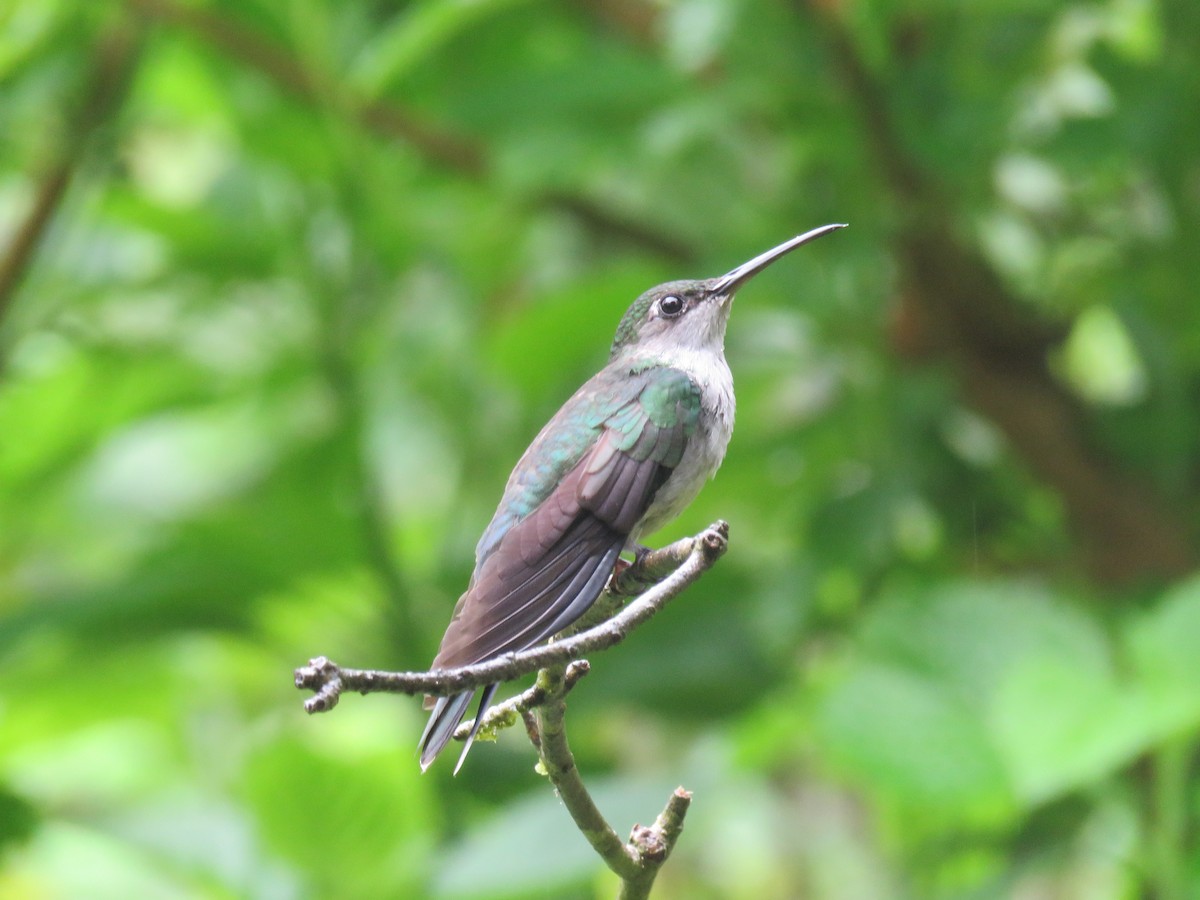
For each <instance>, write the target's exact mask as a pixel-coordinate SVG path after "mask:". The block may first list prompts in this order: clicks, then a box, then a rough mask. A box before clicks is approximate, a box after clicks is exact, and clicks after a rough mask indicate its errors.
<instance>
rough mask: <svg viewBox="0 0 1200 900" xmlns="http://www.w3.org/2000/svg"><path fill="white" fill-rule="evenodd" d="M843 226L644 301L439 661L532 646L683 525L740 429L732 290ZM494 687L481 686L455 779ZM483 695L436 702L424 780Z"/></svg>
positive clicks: (496, 533)
mask: <svg viewBox="0 0 1200 900" xmlns="http://www.w3.org/2000/svg"><path fill="white" fill-rule="evenodd" d="M843 227H845V226H844V225H840V224H838V225H824V226H822V227H820V228H814V229H813V230H811V231H807V232H805V233H804V234H801V235H797V236H796V237H794V238H792V239H791V240H789V241H785V242H784V243H782V244H780V245H779V246H777V247H773V248H772V249H770V250H767V251H766V252H765V253H762V254H760V255H758V256H756V257H754V259H752V260H750V261H749V262H746V263H743V264H742V265H740V266H738V267H737V268H736V269H734V270H732V271H731V272H728V273H727V274H725V275H721V276H719V277H717V278H708V279H704V280H701V281H670V282H667V283H666V284H660V285H659V286H658V287H654V288H651V289H650V290H648V291H646V292H645V293H644V294H642V295H641V296H640V297H638V298H637V299H636V300H635V301H633V304H632V305H631V306H630V307H629V309H628V310H627V311H626V312H625V315H624V316H623V317H622V319H621V322H620V324H619V325H618V326H617V333H616V337H615V338H614V339H613V342H612V348H611V350H610V352H609V357H608V363H607V364H606V365H605V366H604V368H603V369H601V370H600V372H599V373H597V374H596V375H595V376H593V377H592V378H590V379H589V380H588V381H587V382H586V383H585V384H584V385H583V387H581V388H580V389H579V390H578V391H576V392H575V394H574V396H572V397H571V399H569V400H568V401H567V402H566V403H565V404H563V406H562V408H561V409H560V410H559V411H558V412H557V413H555V415H554V417H553V418H552V419H551V420H550V421H549V422H548V423H547V424H546V426H545V427H544V428H542V430H541V431H540V432H539V433H538V435H537V437H535V438H534V439H533V443H532V444H530V445H529V449H527V450H526V451H525V453H524V455H523V456H522V457H521V459H520V461H519V462H518V463H517V466H516V468H515V469H513V472H512V475H510V476H509V479H508V484H507V486H506V487H505V489H504V495H503V497H502V498H501V500H500V505H499V506H498V507H497V508H496V513H495V515H494V516H493V518H492V521H491V524H489V525H488V527H487V530H486V531H484V533H483V537H482V538H480V540H479V545H478V546H477V547H476V549H475V570H474V572H473V573H472V575H471V580H470V583H469V584H468V586H467V590H466V592H465V593H464V594H463V595H462V596H461V597H460V598H459V600H458V603H457V605H456V606H455V607H454V615H453V617H452V618H451V620H450V625H449V627H448V628H447V629H446V633H445V635H444V636H443V638H442V643H441V647H440V649H439V650H438V653H437V656H436V657H435V658H434V660H433V665H432V668H433V669H454V668H458V667H460V666H467V665H472V664H474V663H479V662H483V661H485V660H489V659H492V658H494V657H497V656H501V655H503V654H505V653H509V652H511V651H520V650H525V649H528V648H529V647H532V646H534V645H536V644H538V643H540V642H541V641H544V640H546V639H547V638H549V637H552V636H553V635H555V634H557V633H558V632H560V631H562V630H563V629H564V628H566V627H567V626H569V625H570V624H571V623H572V622H574V621H575V620H576V619H578V618H579V617H580V616H581V615H583V613H584V612H586V611H587V609H588V607H590V606H591V605H592V603H593V602H594V601H595V600H596V598H597V597H599V596H600V593H601V591H603V590H604V586H605V584H606V583H607V581H608V578H609V575H611V574H612V571H613V567H614V566H615V565H616V563H617V559H618V557H619V556H620V554H621V552H622V551H623V550H629V551H632V552H633V553H634V554H635V555H637V554H640V553H643V552H645V548H644V547H643V546H642V545H641V544H640V543H639V539H640V538H641V536H643V535H648V534H651V533H653V532H655V531H657V530H658V529H659V528H661V527H662V526H663V525H665V524H667V523H668V522H670V521H671V520H672V519H674V518H675V517H676V516H678V515H679V513H681V512H682V511H683V510H684V509H685V508H686V507H687V506H688V504H689V503H691V502H692V500H693V499H695V497H696V495H697V494H698V493H699V492H700V489H701V487H703V486H704V483H705V482H706V481H707V480H708V479H709V478H711V477H712V476H713V475H714V474H716V471H717V469H718V468H719V467H720V465H721V461H722V460H723V459H724V458H725V448H726V447H727V446H728V444H729V438H730V436H731V435H732V433H733V414H734V398H733V376H732V374H731V373H730V371H729V365H728V364H727V363H726V362H725V327H726V325H727V324H728V322H729V313H730V310H731V308H732V305H733V296H734V293H735V292H736V291H737V289H738V288H740V287H741V286H742V285H744V284H745V283H746V282H747V281H748V280H750V278H752V277H753V276H754V275H756V274H758V273H759V272H761V271H762V270H763V269H765V268H766V267H767V266H769V265H771V263H773V262H775V261H776V260H777V259H779V258H780V257H782V256H783V255H784V254H786V253H790V252H791V251H792V250H794V249H796V248H797V247H799V246H801V245H802V244H807V243H808V242H809V241H813V240H816V239H817V238H819V237H822V236H824V235H826V234H829V233H830V232H832V231H835V230H837V229H839V228H843ZM496 687H497V685H495V684H492V685H488V686H487V687H485V688H484V689H483V693H482V696H481V698H480V702H479V706H478V710H477V712H476V715H475V722H474V725H473V726H472V728H471V731H470V734H469V735H468V737H467V740H466V746H464V747H463V751H462V755H461V756H460V757H459V759H458V765H456V766H455V769H454V772H455V774H457V773H458V770H459V768H461V767H462V764H463V761H464V760H465V759H466V757H467V751H469V750H470V749H471V743H472V741H473V740H474V739H475V734H476V732H477V731H478V729H479V725H480V723H481V722H482V719H483V713H484V712H485V711H486V710H487V707H488V704H489V703H490V702H491V699H492V696H493V694H494V693H495V691H496ZM474 693H475V692H474V691H473V690H472V691H464V692H462V693H460V694H455V695H453V696H450V697H437V698H433V697H426V698H425V707H426V709H430V710H431V713H430V717H429V723H428V724H427V725H426V726H425V731H424V733H423V734H422V735H421V742H420V752H421V770H422V771H425V770H426V769H428V768H429V766H430V765H431V764H432V763H433V761H434V759H435V758H436V757H437V755H438V754H439V753H441V751H442V750H443V749H444V748H445V747H446V745H447V744H448V743H449V742H450V740H451V738H452V737H453V735H454V732H455V730H456V729H457V728H458V724H459V723H460V722H461V721H462V720H463V718H464V717H465V716H466V714H467V710H468V708H469V707H470V705H471V699H472V697H473V695H474Z"/></svg>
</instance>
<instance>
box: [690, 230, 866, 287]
mask: <svg viewBox="0 0 1200 900" xmlns="http://www.w3.org/2000/svg"><path fill="white" fill-rule="evenodd" d="M845 227H846V226H845V224H844V223H843V224H839V225H822V226H821V227H820V228H814V229H813V230H812V231H806V232H804V234H798V235H796V236H795V237H794V238H792V239H791V240H790V241H784V242H783V243H782V244H780V245H779V246H778V247H772V248H771V249H770V250H768V251H767V252H766V253H760V254H759V255H758V256H756V257H754V259H752V260H750V262H745V263H742V264H741V265H740V266H738V267H737V268H736V269H734V270H733V271H732V272H730V273H729V274H728V275H725V276H723V277H722V278H721V279H720V280H719V281H717V283H716V284H715V285H713V288H712V292H713V293H714V294H716V295H718V296H726V297H727V296H730V295H731V294H733V292H734V291H736V290H737V289H738V288H739V287H741V286H742V285H743V284H745V283H746V282H747V281H749V280H750V279H751V278H753V277H754V276H755V275H757V274H758V273H759V272H761V271H762V270H763V269H765V268H766V267H767V266H769V265H770V264H771V263H773V262H775V260H777V259H779V257H781V256H783V255H785V254H787V253H791V252H792V251H793V250H795V249H796V248H797V247H799V246H800V245H801V244H807V243H808V242H809V241H815V240H816V239H817V238H819V237H824V236H825V235H827V234H829V233H830V232H831V231H837V230H838V229H839V228H845Z"/></svg>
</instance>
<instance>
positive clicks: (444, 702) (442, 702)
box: [420, 684, 497, 775]
mask: <svg viewBox="0 0 1200 900" xmlns="http://www.w3.org/2000/svg"><path fill="white" fill-rule="evenodd" d="M496 687H497V686H496V685H494V684H489V685H488V686H487V687H485V688H484V689H483V694H482V696H481V697H480V698H479V709H478V710H477V711H476V713H475V724H474V725H472V726H471V733H470V734H469V735H467V740H466V743H465V746H464V747H463V751H462V754H461V755H460V756H459V757H458V764H457V765H455V767H454V774H455V775H457V774H458V770H459V769H461V768H462V764H463V761H464V760H466V758H467V751H468V750H470V749H471V744H473V743H474V742H475V735H476V733H477V732H478V731H479V726H480V725H482V724H483V714H484V713H485V712H486V711H487V707H488V704H489V703H491V701H492V695H493V694H495V693H496ZM473 696H475V692H474V691H465V692H464V693H461V694H455V695H454V696H452V697H438V698H437V702H436V703H435V704H434V706H433V711H432V712H430V714H429V722H428V723H427V724H426V725H425V731H424V732H422V734H421V742H420V748H421V771H422V772H424V771H425V770H426V769H428V768H429V767H430V765H432V763H433V761H434V760H435V759H437V756H438V754H439V753H441V752H442V751H443V750H445V749H446V745H447V744H449V743H450V741H451V739H453V737H454V732H455V731H457V730H458V723H459V722H461V721H462V720H463V717H464V716H466V714H467V709H468V708H469V707H470V705H471V698H472V697H473Z"/></svg>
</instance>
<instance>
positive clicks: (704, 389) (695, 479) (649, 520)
mask: <svg viewBox="0 0 1200 900" xmlns="http://www.w3.org/2000/svg"><path fill="white" fill-rule="evenodd" d="M664 361H665V362H666V364H667V365H669V366H670V367H671V368H674V369H681V370H683V371H684V372H687V373H688V375H689V376H690V377H691V378H692V380H693V381H695V382H696V384H697V385H698V386H699V387H700V421H699V423H698V424H697V427H696V433H695V434H693V435H692V437H691V438H689V439H688V443H687V447H685V448H684V451H683V457H682V458H681V459H680V460H679V465H678V466H676V467H675V471H674V472H672V473H671V477H670V478H668V479H667V481H666V483H665V484H663V486H662V487H661V488H659V489H658V493H657V494H655V495H654V501H653V502H652V503H651V504H650V508H649V509H648V510H647V511H646V515H645V516H643V517H642V521H641V522H639V523H638V525H637V527H636V528H634V530H633V533H632V534H631V535H630V541H631V542H637V541H638V539H639V537H640V535H646V534H651V533H653V532H655V531H657V530H658V529H659V528H661V527H662V526H664V525H666V524H667V523H668V522H670V521H671V520H672V519H674V518H675V517H676V516H678V515H679V514H680V513H681V512H683V511H684V510H685V509H686V508H687V506H688V504H689V503H691V502H692V501H693V500H695V499H696V495H697V494H699V493H700V489H701V488H702V487H704V483H705V482H706V481H708V479H710V478H712V476H713V475H715V474H716V471H717V469H718V468H720V466H721V461H722V460H723V459H724V458H725V448H726V447H728V446H729V438H730V437H731V436H732V435H733V416H734V409H735V404H734V398H733V375H732V374H731V373H730V371H729V366H728V364H727V363H726V362H725V357H724V355H723V354H714V353H711V352H703V353H702V352H695V351H689V350H684V349H680V350H679V351H677V352H676V353H673V354H671V358H670V359H669V360H664Z"/></svg>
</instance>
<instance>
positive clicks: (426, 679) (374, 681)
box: [295, 521, 729, 713]
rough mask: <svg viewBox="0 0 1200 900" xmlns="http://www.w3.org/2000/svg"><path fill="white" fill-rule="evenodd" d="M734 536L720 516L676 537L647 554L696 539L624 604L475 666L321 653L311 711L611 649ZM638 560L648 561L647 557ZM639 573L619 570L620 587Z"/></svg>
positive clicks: (315, 662) (477, 680)
mask: <svg viewBox="0 0 1200 900" xmlns="http://www.w3.org/2000/svg"><path fill="white" fill-rule="evenodd" d="M728 540H729V526H728V525H727V524H726V523H725V522H721V521H718V522H716V523H714V524H713V525H711V526H710V527H708V528H707V529H705V530H704V531H703V532H701V533H700V534H698V535H697V536H696V537H694V538H688V539H686V540H684V541H679V542H676V543H675V544H672V545H671V546H670V547H667V548H664V550H662V551H659V552H658V554H654V553H651V554H647V560H648V561H649V564H651V565H656V566H657V565H664V564H665V563H666V561H667V560H668V559H670V558H672V557H673V556H674V555H676V554H679V553H680V551H681V548H682V547H683V546H686V545H690V547H689V549H688V552H687V554H686V556H685V557H684V558H683V561H682V563H681V564H680V565H679V566H678V568H676V569H675V570H674V571H673V572H672V573H671V574H670V575H668V576H667V577H666V578H664V579H663V580H662V581H660V582H658V584H656V585H654V586H653V587H651V588H650V589H649V590H647V591H645V592H644V593H643V594H642V595H641V596H640V597H638V598H637V599H636V600H634V601H633V602H631V603H630V604H629V605H628V606H627V607H626V608H625V609H624V610H622V611H621V612H620V613H619V614H617V615H616V616H613V617H612V618H611V619H609V620H608V621H606V622H602V623H600V624H599V625H596V626H594V627H592V628H590V629H588V630H587V631H584V632H583V633H581V634H577V635H575V636H573V637H569V638H566V639H564V640H558V641H555V642H553V643H551V644H546V645H543V646H539V647H534V648H532V649H529V650H525V651H522V652H520V653H507V654H505V655H504V656H500V657H497V658H496V659H490V660H487V661H486V662H482V663H477V664H475V665H472V666H463V667H461V668H458V669H435V670H433V671H430V672H384V671H379V670H375V669H345V668H342V667H341V666H339V665H337V664H336V663H334V662H332V661H331V660H329V659H327V658H325V657H323V656H319V657H316V658H315V659H312V660H309V663H308V665H306V666H302V667H300V668H298V669H297V670H296V673H295V681H296V687H298V688H301V689H308V690H312V691H315V692H316V695H315V696H313V697H310V698H309V699H308V700H306V701H304V708H305V710H307V711H308V712H310V713H318V712H327V711H328V710H330V709H333V707H334V706H335V705H336V704H337V702H338V698H339V697H340V696H341V694H342V692H343V691H347V690H349V691H357V692H358V693H360V694H372V693H391V694H430V695H433V696H448V695H450V694H457V693H459V692H460V691H465V690H470V689H471V688H477V687H482V686H483V685H485V684H493V683H495V682H498V681H511V680H512V679H514V678H520V677H521V676H522V675H528V674H529V673H530V672H534V671H536V670H538V669H544V668H547V667H548V666H556V665H565V664H566V663H568V662H571V661H572V660H575V659H578V658H579V657H581V656H583V655H584V654H585V653H590V652H592V651H594V650H605V649H607V648H609V647H613V646H615V645H616V644H619V643H620V642H621V641H623V640H625V638H626V637H628V636H629V634H630V633H631V632H632V631H633V630H634V629H635V628H637V627H638V626H640V625H642V624H643V623H645V622H647V621H648V620H649V619H650V618H651V617H653V616H654V614H655V613H657V612H658V611H659V610H660V609H662V608H663V607H664V606H666V605H667V604H668V603H670V602H671V601H672V600H674V599H675V598H676V597H678V596H679V595H680V594H681V593H683V591H684V590H686V589H687V588H688V587H689V586H690V585H691V584H693V583H694V582H695V581H697V580H698V579H699V578H700V576H701V575H703V574H704V573H705V572H706V571H708V570H709V569H710V568H711V567H712V565H713V564H714V563H715V562H716V561H717V560H718V559H720V558H721V556H722V555H723V554H724V553H725V549H726V547H727V545H728ZM637 565H646V563H645V562H643V563H641V564H635V566H637ZM622 577H627V578H628V579H635V580H636V579H637V578H639V577H643V576H639V575H629V576H626V575H625V572H622V573H621V575H618V576H617V583H618V587H620V586H622V585H627V584H628V583H629V582H628V580H627V581H621V579H622Z"/></svg>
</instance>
